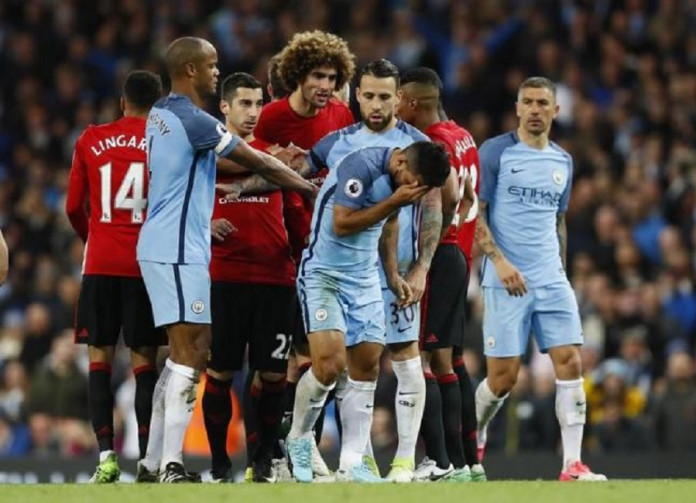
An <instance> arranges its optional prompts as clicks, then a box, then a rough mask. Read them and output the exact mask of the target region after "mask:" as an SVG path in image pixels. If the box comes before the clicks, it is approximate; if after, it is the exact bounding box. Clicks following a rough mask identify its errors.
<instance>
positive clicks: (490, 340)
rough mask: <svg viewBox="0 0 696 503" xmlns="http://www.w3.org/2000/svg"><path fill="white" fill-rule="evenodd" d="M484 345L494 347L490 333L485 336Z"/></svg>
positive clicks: (493, 338)
mask: <svg viewBox="0 0 696 503" xmlns="http://www.w3.org/2000/svg"><path fill="white" fill-rule="evenodd" d="M486 347H489V348H494V347H495V337H493V336H492V335H489V336H488V337H486Z"/></svg>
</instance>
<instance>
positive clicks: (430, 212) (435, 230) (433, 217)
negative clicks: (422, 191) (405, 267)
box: [416, 189, 442, 270]
mask: <svg viewBox="0 0 696 503" xmlns="http://www.w3.org/2000/svg"><path fill="white" fill-rule="evenodd" d="M421 208H422V211H423V214H422V215H421V222H420V242H419V243H418V260H417V261H416V263H417V264H419V265H421V266H422V267H424V268H425V269H426V270H430V263H431V262H432V261H433V256H434V255H435V250H436V249H437V245H438V244H439V243H440V235H441V233H442V196H441V194H440V190H439V189H434V190H431V191H430V192H428V193H427V194H426V195H425V197H423V199H422V201H421Z"/></svg>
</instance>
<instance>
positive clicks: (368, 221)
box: [333, 182, 430, 237]
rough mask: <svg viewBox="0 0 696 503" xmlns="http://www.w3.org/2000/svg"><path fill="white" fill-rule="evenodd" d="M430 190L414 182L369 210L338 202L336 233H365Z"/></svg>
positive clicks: (346, 234)
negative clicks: (364, 231)
mask: <svg viewBox="0 0 696 503" xmlns="http://www.w3.org/2000/svg"><path fill="white" fill-rule="evenodd" d="M429 190H430V187H426V186H418V182H413V183H412V184H409V185H402V186H400V187H399V188H398V189H396V191H395V192H394V193H393V194H392V195H391V196H389V197H388V198H386V199H383V200H381V201H380V202H379V203H377V204H375V205H374V206H368V207H367V208H357V207H353V205H351V206H343V205H341V203H338V202H337V203H336V204H335V205H334V214H333V217H334V218H333V228H334V233H335V234H336V235H337V236H339V237H342V236H349V235H351V234H356V233H358V232H360V231H363V230H365V229H367V228H368V227H371V226H373V225H374V224H376V223H377V222H380V221H382V220H384V219H385V218H387V217H388V216H389V215H391V214H392V213H394V212H395V211H396V210H398V209H399V208H401V207H402V206H406V205H409V204H412V203H414V202H416V201H418V200H419V199H420V198H422V197H423V196H424V195H425V194H426V193H427V192H428V191H429Z"/></svg>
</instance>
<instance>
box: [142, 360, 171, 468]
mask: <svg viewBox="0 0 696 503" xmlns="http://www.w3.org/2000/svg"><path fill="white" fill-rule="evenodd" d="M171 375H172V371H171V369H170V368H169V367H167V366H165V367H164V368H163V369H162V372H161V373H160V375H159V379H157V384H155V391H154V392H153V395H152V417H151V418H150V436H149V437H148V439H147V452H146V453H145V457H144V458H143V459H142V464H143V465H144V466H145V468H147V470H148V471H151V472H156V471H157V470H159V466H160V460H161V459H162V443H163V442H164V397H165V395H166V391H167V383H168V382H169V378H170V377H171Z"/></svg>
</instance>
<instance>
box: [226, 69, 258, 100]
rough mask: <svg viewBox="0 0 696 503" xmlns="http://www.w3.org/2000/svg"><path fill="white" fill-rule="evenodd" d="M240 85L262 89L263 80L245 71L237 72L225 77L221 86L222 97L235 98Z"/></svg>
mask: <svg viewBox="0 0 696 503" xmlns="http://www.w3.org/2000/svg"><path fill="white" fill-rule="evenodd" d="M240 87H246V88H249V89H261V82H259V81H258V79H257V78H256V77H254V76H253V75H250V74H248V73H244V72H236V73H232V74H230V75H228V76H227V77H225V80H223V81H222V86H221V87H220V98H221V99H223V100H225V101H231V100H233V99H234V93H235V92H236V91H237V89H239V88H240Z"/></svg>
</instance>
